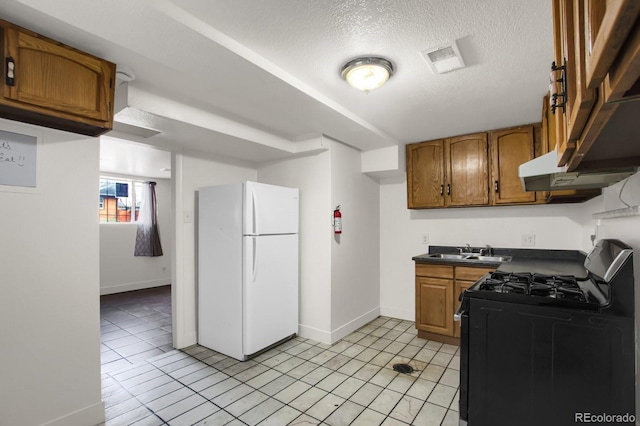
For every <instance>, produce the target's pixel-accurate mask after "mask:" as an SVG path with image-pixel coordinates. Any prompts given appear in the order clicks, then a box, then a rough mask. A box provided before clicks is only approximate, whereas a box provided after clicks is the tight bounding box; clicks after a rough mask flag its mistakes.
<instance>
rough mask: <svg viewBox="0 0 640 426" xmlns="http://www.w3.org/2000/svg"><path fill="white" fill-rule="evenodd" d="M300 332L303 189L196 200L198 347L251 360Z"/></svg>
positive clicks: (247, 189) (244, 186)
mask: <svg viewBox="0 0 640 426" xmlns="http://www.w3.org/2000/svg"><path fill="white" fill-rule="evenodd" d="M297 332H298V189H295V188H285V187H281V186H274V185H267V184H262V183H256V182H242V183H237V184H231V185H221V186H212V187H206V188H200V190H199V195H198V343H199V344H200V345H202V346H205V347H207V348H210V349H213V350H214V351H217V352H220V353H223V354H225V355H227V356H230V357H233V358H235V359H238V360H241V361H243V360H246V359H248V358H249V357H250V356H251V355H254V354H256V353H258V352H260V351H262V350H263V349H265V348H268V347H270V346H272V345H274V344H275V343H278V342H280V341H283V340H286V339H288V338H290V337H292V336H294V335H295V334H296V333H297Z"/></svg>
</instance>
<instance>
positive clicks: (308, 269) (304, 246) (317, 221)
mask: <svg viewBox="0 0 640 426" xmlns="http://www.w3.org/2000/svg"><path fill="white" fill-rule="evenodd" d="M330 162H331V155H330V154H329V152H322V153H319V154H315V155H311V156H308V157H301V158H295V159H290V160H285V161H280V162H276V163H272V164H268V165H265V166H263V167H261V168H260V169H259V170H258V179H259V181H260V182H263V183H270V184H273V185H282V186H289V187H293V188H299V189H300V318H299V324H300V327H299V333H300V335H301V336H302V337H305V338H310V339H314V340H317V341H320V342H324V343H330V342H331V222H330V214H331V186H330V182H331V174H330V173H331V164H330Z"/></svg>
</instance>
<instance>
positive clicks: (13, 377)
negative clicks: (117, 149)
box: [0, 120, 104, 426]
mask: <svg viewBox="0 0 640 426" xmlns="http://www.w3.org/2000/svg"><path fill="white" fill-rule="evenodd" d="M0 129H2V130H6V131H10V132H16V133H25V134H32V135H40V136H41V142H42V143H41V145H40V146H39V147H38V152H37V167H38V175H37V179H38V185H37V188H36V189H35V190H28V189H27V190H25V191H23V192H14V191H15V189H16V188H15V187H1V186H0V224H1V225H0V226H1V229H2V237H1V238H2V244H0V259H2V262H1V263H0V265H1V266H0V268H1V272H0V277H1V282H2V297H0V341H1V342H2V351H0V377H2V385H1V386H0V424H3V425H21V426H31V425H41V424H49V425H57V426H58V425H59V426H62V425H65V426H74V425H78V426H86V425H94V424H98V423H100V422H102V421H104V405H103V403H102V401H101V390H100V323H99V276H98V261H99V256H98V220H97V217H98V203H97V194H96V193H97V182H98V162H99V144H98V139H94V138H89V137H85V136H78V135H73V134H70V133H65V132H59V131H55V130H48V129H44V128H41V127H37V126H31V125H26V124H20V123H16V122H10V121H7V120H0ZM7 191H10V192H7Z"/></svg>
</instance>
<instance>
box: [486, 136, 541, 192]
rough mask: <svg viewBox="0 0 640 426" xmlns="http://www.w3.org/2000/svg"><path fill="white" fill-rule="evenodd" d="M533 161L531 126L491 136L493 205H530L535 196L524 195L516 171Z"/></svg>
mask: <svg viewBox="0 0 640 426" xmlns="http://www.w3.org/2000/svg"><path fill="white" fill-rule="evenodd" d="M533 158H534V153H533V126H526V127H518V128H513V129H505V130H498V131H495V132H491V183H492V189H491V201H492V204H513V203H531V202H534V201H535V200H536V193H535V192H525V191H524V190H523V189H522V183H521V181H520V177H519V175H518V167H519V166H520V164H522V163H526V162H527V161H529V160H532V159H533Z"/></svg>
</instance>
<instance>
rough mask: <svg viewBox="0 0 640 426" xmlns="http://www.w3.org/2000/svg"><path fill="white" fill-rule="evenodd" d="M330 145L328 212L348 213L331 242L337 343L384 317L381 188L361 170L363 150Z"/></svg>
mask: <svg viewBox="0 0 640 426" xmlns="http://www.w3.org/2000/svg"><path fill="white" fill-rule="evenodd" d="M329 146H330V153H331V206H330V207H331V208H330V209H327V210H324V211H323V212H322V213H323V214H324V215H326V216H329V217H330V216H331V214H332V211H333V208H335V206H337V205H340V211H341V213H342V234H341V235H334V238H332V242H331V329H332V333H333V335H332V341H337V340H339V339H341V338H342V337H344V336H346V335H347V334H349V333H351V332H352V331H354V330H356V329H358V328H359V327H361V326H363V325H365V324H366V323H368V322H369V321H371V320H373V319H375V318H376V317H378V316H379V315H380V269H379V265H380V238H379V237H380V191H379V185H378V182H376V181H375V180H373V179H372V178H370V177H369V176H367V175H365V174H363V173H361V164H360V151H357V150H355V149H353V148H351V147H348V146H346V145H343V144H341V143H338V142H332V141H329ZM326 216H325V217H326ZM325 220H326V219H325Z"/></svg>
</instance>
